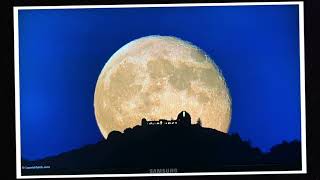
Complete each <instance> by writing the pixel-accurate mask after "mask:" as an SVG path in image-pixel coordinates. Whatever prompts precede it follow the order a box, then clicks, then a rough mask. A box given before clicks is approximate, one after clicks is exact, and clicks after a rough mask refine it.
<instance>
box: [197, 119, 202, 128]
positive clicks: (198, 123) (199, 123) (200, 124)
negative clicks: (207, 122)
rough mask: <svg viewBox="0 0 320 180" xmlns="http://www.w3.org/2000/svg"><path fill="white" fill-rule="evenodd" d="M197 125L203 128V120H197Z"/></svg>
mask: <svg viewBox="0 0 320 180" xmlns="http://www.w3.org/2000/svg"><path fill="white" fill-rule="evenodd" d="M197 125H198V126H202V122H201V119H200V118H198V120H197Z"/></svg>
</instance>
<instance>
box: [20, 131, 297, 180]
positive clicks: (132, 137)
mask: <svg viewBox="0 0 320 180" xmlns="http://www.w3.org/2000/svg"><path fill="white" fill-rule="evenodd" d="M22 166H23V168H22V175H35V174H100V173H102V174H108V173H112V174H114V173H149V172H157V170H159V169H160V171H158V172H166V171H167V172H217V171H219V172H220V171H266V170H268V171H269V170H272V171H278V170H300V169H301V144H300V142H298V141H293V142H290V143H287V142H284V143H282V144H279V145H276V146H274V147H273V148H272V149H271V151H270V152H269V153H267V154H264V153H262V152H261V151H260V150H259V149H258V148H253V147H251V145H250V143H248V142H247V141H243V140H241V138H240V137H239V135H237V134H233V135H228V134H225V133H222V132H219V131H217V130H214V129H209V128H203V127H201V126H199V125H191V126H189V127H180V126H164V127H158V126H155V127H150V126H149V127H144V126H136V127H134V128H132V129H131V128H129V129H126V130H125V131H124V133H120V132H116V131H114V132H111V133H110V134H109V136H108V139H107V140H103V141H101V142H99V143H97V144H94V145H88V146H85V147H83V148H80V149H77V150H73V151H69V152H66V153H62V154H60V155H58V156H54V157H48V158H45V159H42V160H38V161H26V160H22Z"/></svg>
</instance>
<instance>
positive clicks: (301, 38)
mask: <svg viewBox="0 0 320 180" xmlns="http://www.w3.org/2000/svg"><path fill="white" fill-rule="evenodd" d="M258 5H298V7H299V47H300V102H301V104H300V107H301V153H302V156H301V157H302V169H301V170H292V171H290V170H289V171H251V172H250V171H248V172H194V173H193V172H191V173H136V174H85V175H25V176H22V175H21V139H20V136H21V134H20V81H19V80H20V74H19V72H20V71H19V26H18V24H19V23H18V22H19V17H18V13H19V10H40V9H99V8H106V9H109V8H152V7H208V6H258ZM13 20H14V22H13V25H14V75H15V135H16V177H17V178H18V179H31V178H85V177H150V176H205V175H256V174H306V173H307V162H306V161H307V151H306V102H305V45H304V4H303V1H290V2H235V3H179V4H131V5H70V6H15V7H13Z"/></svg>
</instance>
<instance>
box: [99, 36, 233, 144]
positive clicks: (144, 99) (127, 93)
mask: <svg viewBox="0 0 320 180" xmlns="http://www.w3.org/2000/svg"><path fill="white" fill-rule="evenodd" d="M94 108H95V116H96V119H97V123H98V126H99V128H100V131H101V133H102V134H103V136H104V137H105V138H107V136H108V134H109V133H110V132H111V131H114V130H117V131H123V130H124V129H126V128H128V127H134V126H135V125H138V124H140V122H141V119H142V118H146V119H152V120H158V119H171V118H173V119H176V116H177V115H178V113H179V112H181V111H183V110H184V111H187V112H188V113H190V115H191V117H192V123H196V121H197V119H198V118H200V119H201V122H202V126H203V127H210V128H214V129H217V130H219V131H222V132H227V131H228V128H229V125H230V118H231V99H230V95H229V91H228V88H227V86H226V83H225V81H224V78H223V76H222V74H221V73H220V71H219V69H218V67H217V66H216V65H215V64H214V62H213V61H212V60H211V59H210V57H208V56H207V55H206V54H205V53H204V52H203V51H201V50H200V49H199V48H197V47H196V46H194V45H192V44H191V43H189V42H186V41H183V40H181V39H178V38H175V37H169V36H147V37H143V38H140V39H136V40H134V41H131V42H130V43H128V44H126V45H125V46H123V47H122V48H120V49H119V50H118V51H117V52H116V53H115V54H114V55H113V56H112V57H111V58H110V59H109V60H108V61H107V63H106V64H105V66H104V68H103V69H102V71H101V74H100V76H99V78H98V81H97V84H96V89H95V95H94Z"/></svg>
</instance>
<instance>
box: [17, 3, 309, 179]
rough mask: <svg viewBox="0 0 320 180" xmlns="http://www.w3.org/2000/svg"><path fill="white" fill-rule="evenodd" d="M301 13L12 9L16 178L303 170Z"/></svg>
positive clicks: (260, 6) (202, 6)
mask: <svg viewBox="0 0 320 180" xmlns="http://www.w3.org/2000/svg"><path fill="white" fill-rule="evenodd" d="M303 15H304V12H303V2H298V1H297V2H261V3H258V2H255V3H254V2H251V3H189V4H187V3H180V4H131V5H70V6H20V7H14V9H13V18H14V21H13V24H14V75H15V76H14V78H15V83H14V89H15V138H16V139H15V140H16V174H17V178H24V179H28V178H58V177H63V178H75V177H145V176H193V175H246V174H248V175H250V174H303V173H307V167H306V165H307V158H306V154H307V149H306V109H305V108H306V101H305V59H304V53H305V52H304V18H303Z"/></svg>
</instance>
